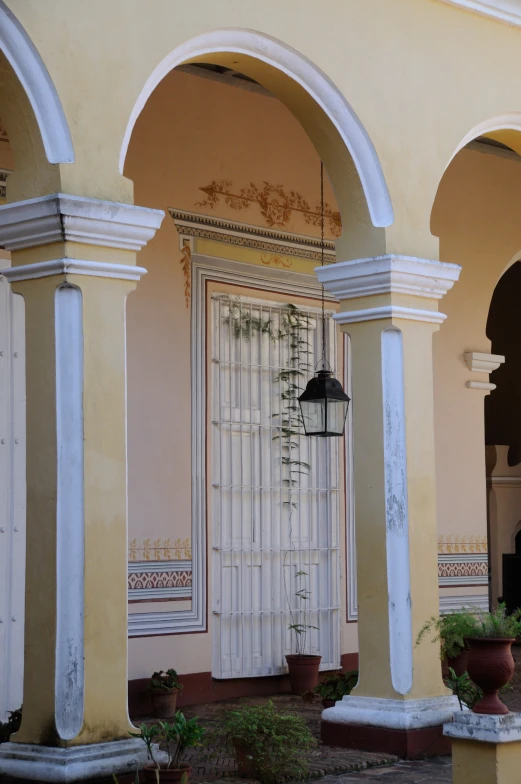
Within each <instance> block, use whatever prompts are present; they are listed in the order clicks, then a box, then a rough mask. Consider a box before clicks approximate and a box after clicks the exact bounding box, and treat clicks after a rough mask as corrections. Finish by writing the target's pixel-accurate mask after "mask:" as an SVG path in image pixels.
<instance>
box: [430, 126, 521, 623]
mask: <svg viewBox="0 0 521 784" xmlns="http://www.w3.org/2000/svg"><path fill="white" fill-rule="evenodd" d="M516 123H517V124H516ZM518 127H519V122H518V120H517V119H516V118H515V117H510V116H509V117H508V118H507V117H505V118H495V119H493V120H490V121H487V122H484V123H483V124H481V125H480V126H477V127H475V128H474V129H473V130H472V131H470V132H469V134H467V136H466V137H465V138H464V139H463V140H462V142H461V144H460V145H458V148H457V150H456V152H455V153H454V156H453V157H452V159H451V161H450V164H449V165H448V166H447V169H446V171H445V173H444V175H443V178H442V180H441V182H440V185H439V188H438V192H437V195H436V199H435V202H434V205H433V210H432V216H431V228H432V232H433V234H435V235H436V236H438V237H439V240H440V258H442V259H443V260H447V261H451V262H456V263H458V264H460V265H461V267H462V272H461V275H460V280H459V282H458V285H457V286H455V287H454V289H453V290H452V291H451V292H450V294H449V295H448V296H447V297H446V299H445V300H444V303H443V305H444V312H445V313H446V314H447V316H448V318H447V322H446V324H445V325H444V328H443V329H442V330H440V332H439V333H438V334H437V335H436V336H435V339H434V360H435V364H434V385H435V416H436V420H435V422H436V427H435V439H436V478H437V485H438V489H437V510H438V568H439V580H440V601H441V604H442V606H443V603H444V602H446V603H447V606H451V607H452V608H455V609H457V608H458V607H461V606H467V605H473V604H475V605H476V606H480V607H486V606H487V605H488V603H489V590H490V599H491V601H492V602H493V603H495V602H497V599H498V598H499V597H501V596H502V594H503V587H502V580H501V563H500V562H501V557H502V553H503V552H505V551H508V552H513V540H512V533H513V529H512V528H511V529H510V531H509V533H508V542H507V545H506V550H505V549H502V547H503V546H502V545H501V544H500V543H499V541H498V528H497V524H496V521H497V518H498V515H499V516H501V515H502V514H503V512H502V504H503V499H504V500H505V502H506V501H507V500H508V499H513V498H514V496H515V494H516V491H515V490H514V489H512V479H511V477H510V475H511V473H512V471H513V469H509V468H508V465H507V459H506V451H508V446H506V447H497V449H499V450H500V451H501V450H505V455H504V459H503V457H502V456H501V455H500V454H496V451H495V448H494V446H493V443H492V442H493V440H494V437H493V436H492V434H491V432H490V422H489V419H488V414H487V424H485V411H489V410H490V407H494V406H495V402H494V401H495V399H496V398H495V395H497V394H498V392H499V385H500V381H498V378H499V379H501V377H502V374H504V373H506V372H508V371H507V370H506V369H505V368H506V365H505V364H502V360H501V356H502V355H503V354H504V351H503V350H502V349H501V345H500V342H501V340H499V342H498V336H497V335H496V336H495V333H494V331H493V330H492V331H491V323H490V317H489V308H490V303H491V297H492V293H493V291H494V288H495V286H496V283H497V282H498V280H499V278H500V277H501V275H502V273H503V272H504V270H505V268H506V267H507V265H508V264H509V262H510V260H511V259H516V258H519V256H518V255H517V256H516V253H518V250H519V247H520V246H521V232H520V229H519V224H518V221H517V215H518V212H519V209H521V198H520V195H519V191H518V188H519V186H520V185H521V156H520V155H519V152H518V151H519V149H520V148H519V139H520V138H521V136H520V135H519V131H518V130H517V129H518ZM512 274H516V273H515V272H513V273H512ZM507 288H508V285H507ZM500 310H501V307H500ZM509 313H510V314H511V315H510V318H511V319H512V318H515V317H514V316H513V311H512V310H509ZM487 322H488V326H487ZM511 326H512V324H511ZM507 364H508V359H507ZM494 385H497V387H498V389H497V390H494ZM499 408H500V407H499ZM499 408H498V415H499V414H500V413H501V412H500V411H499ZM503 414H504V416H505V417H506V416H507V413H506V411H504V412H503ZM485 430H487V436H486V438H485ZM486 444H487V446H486ZM504 477H508V478H507V479H506V480H504V479H503V478H504ZM485 479H486V481H485ZM487 484H488V490H487ZM487 498H488V504H487ZM512 514H514V513H513V512H512ZM514 516H515V515H514ZM518 519H519V513H517V516H515V520H514V518H512V522H513V524H514V525H515V523H516V522H517V520H518ZM498 559H499V562H498Z"/></svg>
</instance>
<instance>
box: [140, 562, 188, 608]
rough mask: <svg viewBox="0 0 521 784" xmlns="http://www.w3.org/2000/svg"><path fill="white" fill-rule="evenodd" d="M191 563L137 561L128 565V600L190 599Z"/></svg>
mask: <svg viewBox="0 0 521 784" xmlns="http://www.w3.org/2000/svg"><path fill="white" fill-rule="evenodd" d="M191 597H192V562H191V561H186V560H184V561H155V562H154V561H139V562H133V563H129V565H128V599H129V601H130V602H136V601H149V602H150V601H165V600H168V599H170V600H172V599H191Z"/></svg>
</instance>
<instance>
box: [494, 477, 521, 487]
mask: <svg viewBox="0 0 521 784" xmlns="http://www.w3.org/2000/svg"><path fill="white" fill-rule="evenodd" d="M487 485H488V486H489V487H510V488H521V476H487Z"/></svg>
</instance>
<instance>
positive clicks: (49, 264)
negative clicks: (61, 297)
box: [2, 258, 147, 283]
mask: <svg viewBox="0 0 521 784" xmlns="http://www.w3.org/2000/svg"><path fill="white" fill-rule="evenodd" d="M146 272H147V271H146V269H145V268H144V267H134V266H132V265H130V264H107V263H106V262H103V261H82V260H80V259H68V258H63V259H54V260H53V261H40V262H37V263H36V264H21V265H20V266H18V267H8V268H7V269H4V270H2V275H4V276H5V277H6V278H7V279H8V280H9V282H10V283H13V282H15V281H18V280H32V279H33V278H48V277H50V276H52V275H90V276H91V277H94V278H115V279H118V280H140V278H141V277H142V276H143V275H146Z"/></svg>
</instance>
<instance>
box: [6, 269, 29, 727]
mask: <svg viewBox="0 0 521 784" xmlns="http://www.w3.org/2000/svg"><path fill="white" fill-rule="evenodd" d="M24 601H25V346H24V303H23V300H22V298H21V297H20V296H18V295H14V294H12V293H11V287H10V286H9V283H8V282H7V280H6V279H5V278H3V277H0V721H3V720H4V719H5V718H6V715H7V712H8V711H11V710H16V709H17V708H19V707H20V705H21V704H22V688H23V683H22V682H23V661H24V653H23V632H24Z"/></svg>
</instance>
